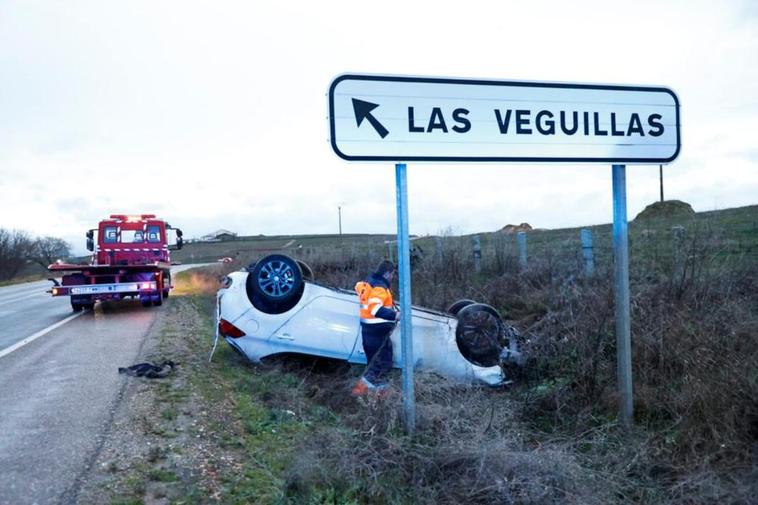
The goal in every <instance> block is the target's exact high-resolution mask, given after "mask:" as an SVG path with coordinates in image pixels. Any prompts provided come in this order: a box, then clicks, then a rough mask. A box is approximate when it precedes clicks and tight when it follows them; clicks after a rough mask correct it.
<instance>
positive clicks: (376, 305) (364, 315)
mask: <svg viewBox="0 0 758 505" xmlns="http://www.w3.org/2000/svg"><path fill="white" fill-rule="evenodd" d="M355 292H356V293H358V299H359V300H360V303H361V323H363V324H379V323H391V322H392V321H391V320H389V319H382V318H381V317H376V313H377V312H378V311H379V309H381V308H382V307H384V308H387V309H391V310H394V308H393V307H394V305H393V302H392V293H391V292H390V290H389V289H386V288H384V287H382V286H376V287H374V286H372V285H371V284H369V283H368V282H366V281H359V282H358V283H356V284H355Z"/></svg>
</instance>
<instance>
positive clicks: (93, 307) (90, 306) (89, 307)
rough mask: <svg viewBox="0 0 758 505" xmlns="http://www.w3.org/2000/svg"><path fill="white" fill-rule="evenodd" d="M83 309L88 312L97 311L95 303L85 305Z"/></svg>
mask: <svg viewBox="0 0 758 505" xmlns="http://www.w3.org/2000/svg"><path fill="white" fill-rule="evenodd" d="M82 307H84V308H85V309H86V310H95V302H89V303H84V304H82Z"/></svg>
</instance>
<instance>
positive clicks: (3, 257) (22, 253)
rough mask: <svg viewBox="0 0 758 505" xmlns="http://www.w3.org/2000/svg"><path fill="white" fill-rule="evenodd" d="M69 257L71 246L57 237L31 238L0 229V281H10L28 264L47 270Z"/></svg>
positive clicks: (23, 233)
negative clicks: (35, 264)
mask: <svg viewBox="0 0 758 505" xmlns="http://www.w3.org/2000/svg"><path fill="white" fill-rule="evenodd" d="M69 256H71V245H70V244H69V243H68V242H66V241H65V240H63V239H61V238H57V237H36V238H33V237H32V236H31V235H29V234H28V233H26V232H25V231H20V230H6V229H4V228H0V281H4V280H8V279H12V278H13V277H15V276H16V275H18V274H19V273H20V272H21V271H22V270H23V269H24V267H26V265H27V264H28V263H37V264H38V265H40V266H42V267H43V268H47V266H48V265H49V264H50V263H54V262H55V261H57V260H59V259H60V260H65V259H67V258H68V257H69Z"/></svg>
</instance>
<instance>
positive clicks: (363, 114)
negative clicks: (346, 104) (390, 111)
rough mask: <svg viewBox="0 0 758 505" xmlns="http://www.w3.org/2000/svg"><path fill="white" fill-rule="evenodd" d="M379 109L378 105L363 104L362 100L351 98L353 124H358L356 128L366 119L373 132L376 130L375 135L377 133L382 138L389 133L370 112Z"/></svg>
mask: <svg viewBox="0 0 758 505" xmlns="http://www.w3.org/2000/svg"><path fill="white" fill-rule="evenodd" d="M377 107H379V104H378V103H371V102H364V101H363V100H358V99H357V98H353V110H355V122H356V123H358V126H360V125H361V123H362V122H363V120H364V119H368V122H369V123H371V126H373V127H374V130H376V133H378V134H379V135H380V136H381V137H382V138H384V137H386V136H387V135H389V133H390V132H388V131H387V128H385V127H384V126H382V123H380V122H379V121H378V120H377V119H376V118H375V117H374V115H373V114H371V111H372V110H374V109H376V108H377Z"/></svg>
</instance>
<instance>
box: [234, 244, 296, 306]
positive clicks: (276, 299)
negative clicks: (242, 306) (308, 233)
mask: <svg viewBox="0 0 758 505" xmlns="http://www.w3.org/2000/svg"><path fill="white" fill-rule="evenodd" d="M304 286H305V283H304V282H303V272H302V270H301V269H300V265H298V263H297V262H296V261H295V260H293V259H292V258H290V257H289V256H284V255H283V254H271V255H269V256H266V257H265V258H263V259H261V260H260V261H258V262H257V263H256V264H255V268H254V269H253V271H252V272H250V274H248V276H247V284H246V288H247V295H248V298H249V299H250V301H251V303H252V304H253V305H254V306H255V308H257V309H258V310H260V311H261V312H265V313H267V314H281V313H283V312H287V311H288V310H290V309H292V308H293V307H294V306H295V305H297V302H299V301H300V297H301V296H302V294H303V288H304Z"/></svg>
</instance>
